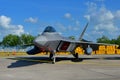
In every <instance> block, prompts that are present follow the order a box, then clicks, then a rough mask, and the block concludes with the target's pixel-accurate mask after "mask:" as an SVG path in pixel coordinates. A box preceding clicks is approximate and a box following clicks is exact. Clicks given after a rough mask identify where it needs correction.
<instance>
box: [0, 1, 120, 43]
mask: <svg viewBox="0 0 120 80" xmlns="http://www.w3.org/2000/svg"><path fill="white" fill-rule="evenodd" d="M119 3H120V0H0V41H2V39H3V37H5V36H6V35H8V34H16V35H19V36H20V35H21V34H31V35H33V36H37V35H38V34H41V33H42V31H43V30H44V28H45V27H47V26H53V27H54V28H55V29H56V31H58V32H59V33H60V34H61V35H63V36H65V37H69V36H75V37H76V39H78V38H79V35H80V34H81V32H82V30H83V29H84V27H85V25H86V24H87V23H88V22H89V25H88V28H87V30H86V33H85V34H84V36H83V38H84V39H87V40H90V41H96V39H97V38H100V37H102V36H103V35H105V36H107V37H109V38H110V39H116V38H117V37H118V36H119V35H120V25H119V23H120V5H119Z"/></svg>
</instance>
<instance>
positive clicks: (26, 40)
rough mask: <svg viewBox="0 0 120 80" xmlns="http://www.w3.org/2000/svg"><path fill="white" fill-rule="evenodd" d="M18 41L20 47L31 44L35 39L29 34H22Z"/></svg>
mask: <svg viewBox="0 0 120 80" xmlns="http://www.w3.org/2000/svg"><path fill="white" fill-rule="evenodd" d="M20 39H21V44H22V45H29V44H32V43H33V40H34V39H35V37H34V36H32V35H30V34H22V35H21V37H20Z"/></svg>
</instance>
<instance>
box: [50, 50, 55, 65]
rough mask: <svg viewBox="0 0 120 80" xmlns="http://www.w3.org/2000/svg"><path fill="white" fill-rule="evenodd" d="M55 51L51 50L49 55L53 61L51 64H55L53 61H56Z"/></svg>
mask: <svg viewBox="0 0 120 80" xmlns="http://www.w3.org/2000/svg"><path fill="white" fill-rule="evenodd" d="M55 53H56V50H54V51H52V52H51V53H50V56H49V58H50V59H51V60H52V63H53V64H55V62H56V57H55Z"/></svg>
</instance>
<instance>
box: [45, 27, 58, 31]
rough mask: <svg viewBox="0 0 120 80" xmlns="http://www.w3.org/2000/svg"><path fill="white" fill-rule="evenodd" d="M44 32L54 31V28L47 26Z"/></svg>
mask: <svg viewBox="0 0 120 80" xmlns="http://www.w3.org/2000/svg"><path fill="white" fill-rule="evenodd" d="M44 32H56V30H55V29H54V28H53V27H52V26H48V27H46V28H45V30H44Z"/></svg>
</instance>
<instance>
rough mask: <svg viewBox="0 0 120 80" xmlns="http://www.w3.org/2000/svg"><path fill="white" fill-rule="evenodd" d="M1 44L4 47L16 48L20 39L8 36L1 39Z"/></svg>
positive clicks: (11, 35) (15, 36)
mask: <svg viewBox="0 0 120 80" xmlns="http://www.w3.org/2000/svg"><path fill="white" fill-rule="evenodd" d="M2 44H3V45H4V46H17V45H19V44H20V38H19V36H17V35H13V34H9V35H7V36H5V37H4V38H3V41H2Z"/></svg>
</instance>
